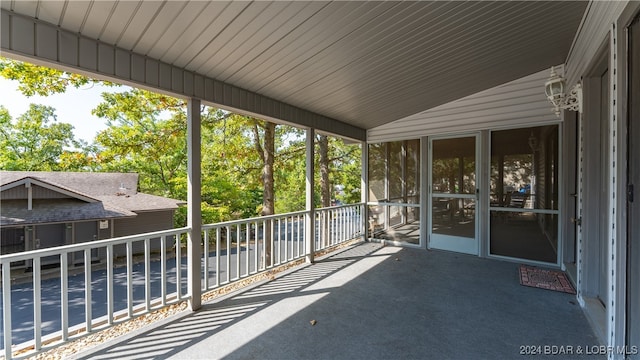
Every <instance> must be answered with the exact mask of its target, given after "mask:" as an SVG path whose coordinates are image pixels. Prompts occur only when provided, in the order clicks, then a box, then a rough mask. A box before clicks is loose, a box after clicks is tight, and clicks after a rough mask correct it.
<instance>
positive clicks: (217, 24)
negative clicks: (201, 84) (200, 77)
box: [171, 1, 249, 69]
mask: <svg viewBox="0 0 640 360" xmlns="http://www.w3.org/2000/svg"><path fill="white" fill-rule="evenodd" d="M220 4H224V3H223V2H220ZM225 5H226V6H224V8H222V9H221V10H220V13H218V14H212V16H211V17H210V18H209V20H208V26H207V27H206V29H205V30H204V31H202V32H198V35H197V36H196V37H195V38H194V39H189V40H187V39H185V41H187V42H188V43H189V47H188V48H187V49H185V51H183V52H182V53H180V54H178V55H177V57H176V59H175V61H172V62H171V63H172V64H174V65H177V66H181V67H187V66H189V68H190V69H191V68H194V67H196V66H198V65H199V64H195V65H193V64H192V62H193V59H194V58H195V57H197V56H198V55H199V54H200V53H202V52H204V51H207V50H208V51H215V49H211V45H210V44H211V43H212V42H213V41H214V40H215V39H216V37H217V36H218V35H219V34H220V32H221V31H223V30H224V29H225V28H226V27H227V26H228V25H229V24H231V23H232V22H233V21H234V19H235V18H236V17H237V16H238V15H239V14H240V13H242V11H243V10H244V9H246V8H247V7H248V6H249V3H246V2H237V1H236V2H231V3H226V4H225ZM207 10H211V9H210V8H208V9H207Z"/></svg>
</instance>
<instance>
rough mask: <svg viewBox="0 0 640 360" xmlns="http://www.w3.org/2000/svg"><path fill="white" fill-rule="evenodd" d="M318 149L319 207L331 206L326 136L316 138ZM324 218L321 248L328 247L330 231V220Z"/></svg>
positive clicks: (327, 139)
mask: <svg viewBox="0 0 640 360" xmlns="http://www.w3.org/2000/svg"><path fill="white" fill-rule="evenodd" d="M318 147H319V153H320V202H321V203H322V205H321V207H323V208H324V207H329V206H331V183H330V182H329V162H330V160H329V137H327V136H326V135H319V136H318ZM324 215H325V216H323V217H322V218H321V225H320V226H321V228H320V234H321V239H322V246H323V247H326V246H328V245H329V232H330V229H331V226H330V223H331V219H330V218H328V217H326V215H327V213H326V212H325V213H324Z"/></svg>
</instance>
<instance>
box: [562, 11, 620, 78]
mask: <svg viewBox="0 0 640 360" xmlns="http://www.w3.org/2000/svg"><path fill="white" fill-rule="evenodd" d="M627 4H628V1H592V2H591V3H590V4H589V8H588V9H587V12H586V16H585V17H584V19H583V23H582V24H581V26H580V28H579V30H578V33H577V34H576V39H575V40H574V43H573V46H572V48H571V51H570V53H569V56H568V57H567V61H566V68H565V75H566V78H567V85H569V86H573V84H575V83H577V82H578V80H580V77H581V76H582V75H584V73H585V72H586V71H587V68H588V67H589V65H590V64H591V62H592V61H593V59H594V58H595V57H596V55H597V54H598V52H599V51H600V47H601V46H602V44H603V43H605V42H606V40H607V36H608V33H609V30H611V24H613V23H614V22H616V20H617V19H618V18H619V17H620V14H622V11H623V10H624V8H625V7H626V6H627Z"/></svg>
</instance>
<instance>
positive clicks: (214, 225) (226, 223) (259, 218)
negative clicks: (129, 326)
mask: <svg viewBox="0 0 640 360" xmlns="http://www.w3.org/2000/svg"><path fill="white" fill-rule="evenodd" d="M307 212H308V211H306V210H302V211H294V212H289V213H282V214H273V215H267V216H256V217H252V218H248V219H239V220H229V221H223V222H217V223H212V224H205V225H202V230H210V229H215V228H218V227H223V226H232V225H240V224H246V223H251V222H256V221H265V220H271V219H278V218H283V217H289V216H296V215H304V214H306V213H307Z"/></svg>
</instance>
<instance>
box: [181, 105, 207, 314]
mask: <svg viewBox="0 0 640 360" xmlns="http://www.w3.org/2000/svg"><path fill="white" fill-rule="evenodd" d="M200 151H201V149H200V100H198V99H193V98H192V99H189V101H188V102H187V157H188V160H187V183H188V184H187V227H188V228H189V232H188V233H187V291H188V294H189V309H190V310H191V311H195V310H198V309H199V308H200V306H201V304H202V300H201V293H202V290H201V287H202V286H201V282H202V271H201V269H200V258H201V257H202V248H201V247H200V244H201V242H202V241H201V240H202V239H201V237H202V213H201V209H200V203H201V190H202V189H201V174H200V162H201V158H200ZM176 262H177V264H179V263H180V259H176ZM178 286H180V285H179V284H178Z"/></svg>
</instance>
